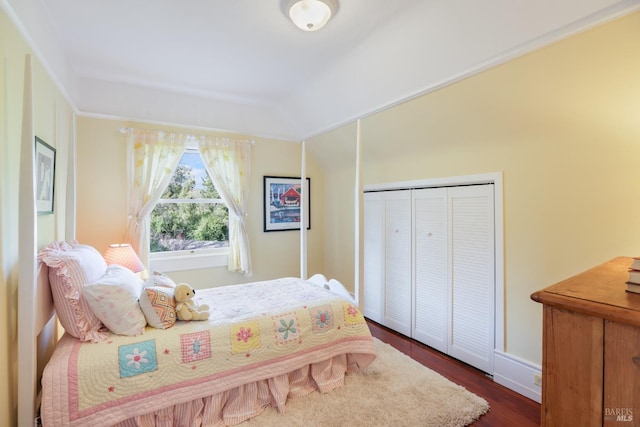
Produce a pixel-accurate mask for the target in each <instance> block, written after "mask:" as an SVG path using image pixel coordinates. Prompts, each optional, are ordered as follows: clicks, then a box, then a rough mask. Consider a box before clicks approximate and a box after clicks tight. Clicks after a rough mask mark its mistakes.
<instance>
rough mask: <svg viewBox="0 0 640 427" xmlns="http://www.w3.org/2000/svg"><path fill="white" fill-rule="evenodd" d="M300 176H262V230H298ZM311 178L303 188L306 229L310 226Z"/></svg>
mask: <svg viewBox="0 0 640 427" xmlns="http://www.w3.org/2000/svg"><path fill="white" fill-rule="evenodd" d="M301 187H302V185H301V183H300V178H295V177H279V176H265V177H264V231H285V230H300V200H301V197H300V195H301ZM310 189H311V178H307V180H306V188H305V189H304V195H305V197H304V199H305V209H304V210H305V213H306V215H305V217H306V223H307V230H308V229H310V228H311V210H310V207H311V192H310Z"/></svg>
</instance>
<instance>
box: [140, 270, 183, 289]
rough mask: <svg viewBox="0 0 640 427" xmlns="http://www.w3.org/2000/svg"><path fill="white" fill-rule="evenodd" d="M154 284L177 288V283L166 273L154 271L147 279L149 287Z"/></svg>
mask: <svg viewBox="0 0 640 427" xmlns="http://www.w3.org/2000/svg"><path fill="white" fill-rule="evenodd" d="M152 286H162V287H165V288H171V289H175V287H176V283H175V282H174V281H173V280H172V279H171V277H169V276H167V275H166V274H164V273H160V272H159V271H154V272H153V273H151V276H149V278H148V279H147V287H152Z"/></svg>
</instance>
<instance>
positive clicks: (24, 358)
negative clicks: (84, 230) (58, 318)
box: [18, 54, 37, 427]
mask: <svg viewBox="0 0 640 427" xmlns="http://www.w3.org/2000/svg"><path fill="white" fill-rule="evenodd" d="M22 108H23V113H22V140H21V146H20V184H19V188H20V195H19V203H18V204H19V232H18V233H19V237H20V238H19V241H18V254H19V270H18V426H19V427H27V426H32V425H33V423H34V418H35V412H36V411H35V410H36V407H35V406H36V403H35V402H36V390H37V378H36V377H37V358H36V354H37V353H36V352H37V347H36V335H35V329H36V325H35V323H36V322H35V319H36V312H35V310H34V307H33V304H34V301H35V298H36V295H35V294H36V277H37V274H36V268H37V265H36V257H37V243H36V236H37V230H36V227H37V222H36V218H37V213H36V196H35V194H36V191H35V184H36V183H35V178H34V161H35V160H34V154H35V135H34V126H33V82H32V58H31V55H29V54H27V55H25V64H24V93H23V106H22Z"/></svg>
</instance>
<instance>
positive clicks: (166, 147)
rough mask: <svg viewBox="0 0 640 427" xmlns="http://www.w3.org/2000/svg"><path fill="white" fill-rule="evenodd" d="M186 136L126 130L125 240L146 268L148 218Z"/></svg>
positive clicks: (169, 175) (164, 187) (154, 131)
mask: <svg viewBox="0 0 640 427" xmlns="http://www.w3.org/2000/svg"><path fill="white" fill-rule="evenodd" d="M189 137H190V136H189V135H183V134H176V133H170V132H163V131H156V130H135V129H132V130H129V136H128V141H127V150H128V156H127V158H128V166H127V174H128V181H129V182H128V184H129V188H128V192H129V205H128V209H129V211H128V224H127V237H126V240H127V241H128V242H130V243H131V245H132V246H133V248H134V249H135V251H136V253H137V254H138V256H139V257H140V259H141V260H142V263H143V264H144V265H145V268H147V269H148V268H149V237H150V236H149V233H150V215H151V211H152V210H153V208H154V206H155V205H156V203H157V202H158V200H159V199H160V196H162V193H164V190H165V189H166V188H167V186H168V185H169V182H170V181H171V176H172V175H173V172H174V170H175V169H176V167H177V166H178V163H179V162H180V159H181V157H182V154H183V153H184V151H185V149H186V147H187V139H188V138H189Z"/></svg>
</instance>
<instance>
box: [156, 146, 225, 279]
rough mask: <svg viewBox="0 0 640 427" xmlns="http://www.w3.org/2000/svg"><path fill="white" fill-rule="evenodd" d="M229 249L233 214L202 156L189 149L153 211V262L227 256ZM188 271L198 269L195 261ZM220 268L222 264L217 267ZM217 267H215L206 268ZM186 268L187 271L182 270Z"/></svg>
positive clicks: (164, 263) (188, 266)
mask: <svg viewBox="0 0 640 427" xmlns="http://www.w3.org/2000/svg"><path fill="white" fill-rule="evenodd" d="M228 246H229V211H228V209H227V207H226V205H225V204H224V202H223V201H222V199H221V198H220V195H219V194H218V192H217V191H216V189H215V187H214V186H213V182H212V181H211V178H210V177H209V174H208V173H207V171H206V169H205V166H204V164H203V163H202V160H201V158H200V154H199V153H198V151H197V150H196V149H187V151H185V153H184V154H183V156H182V158H181V160H180V163H178V166H177V168H176V170H175V171H174V173H173V176H172V177H171V182H170V183H169V186H168V187H167V189H166V190H165V192H164V193H163V194H162V196H161V198H160V200H159V201H158V203H157V204H156V206H155V207H154V208H153V211H152V212H151V235H150V252H151V261H152V262H153V261H161V260H162V262H163V267H164V268H167V265H166V262H167V260H170V259H176V258H184V257H189V258H193V255H209V256H208V257H207V258H208V259H209V260H210V259H211V258H212V257H211V255H212V254H216V253H218V254H221V255H224V260H220V262H221V263H222V265H224V263H225V262H226V254H227V252H228V249H227V248H228ZM181 262H182V266H183V267H184V268H197V266H194V265H193V263H192V262H190V263H187V264H185V263H184V259H183V260H182V261H181ZM216 265H218V264H216ZM205 266H214V265H202V266H200V267H205ZM178 269H183V268H178Z"/></svg>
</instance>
